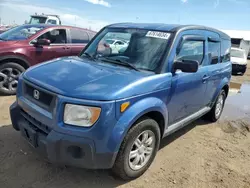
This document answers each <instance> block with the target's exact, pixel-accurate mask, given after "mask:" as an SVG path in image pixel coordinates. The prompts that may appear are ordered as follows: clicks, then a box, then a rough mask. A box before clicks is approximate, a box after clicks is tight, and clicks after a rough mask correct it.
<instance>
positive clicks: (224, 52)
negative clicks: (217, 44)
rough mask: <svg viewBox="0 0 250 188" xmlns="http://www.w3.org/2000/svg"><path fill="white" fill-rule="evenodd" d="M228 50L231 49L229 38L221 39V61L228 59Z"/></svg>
mask: <svg viewBox="0 0 250 188" xmlns="http://www.w3.org/2000/svg"><path fill="white" fill-rule="evenodd" d="M230 50H231V42H230V40H222V43H221V62H222V63H224V62H228V61H230Z"/></svg>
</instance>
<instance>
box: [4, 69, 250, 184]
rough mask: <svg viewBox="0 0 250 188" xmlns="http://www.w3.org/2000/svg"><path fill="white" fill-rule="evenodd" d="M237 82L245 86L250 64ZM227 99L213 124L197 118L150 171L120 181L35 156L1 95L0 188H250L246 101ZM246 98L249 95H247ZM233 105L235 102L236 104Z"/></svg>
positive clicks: (165, 145)
mask: <svg viewBox="0 0 250 188" xmlns="http://www.w3.org/2000/svg"><path fill="white" fill-rule="evenodd" d="M248 67H249V68H248V71H247V72H246V73H245V75H244V76H234V77H233V79H232V80H233V81H234V82H237V83H243V82H249V83H250V66H248ZM244 94H245V93H244V91H242V93H241V94H237V95H234V96H230V97H229V98H228V102H227V104H226V106H225V108H226V109H225V111H224V114H223V116H222V118H221V120H220V121H219V122H218V123H214V124H209V123H208V122H205V121H203V120H198V121H196V122H194V123H193V124H191V125H189V126H187V127H185V128H184V129H182V130H180V131H178V132H176V133H175V134H173V135H171V136H169V137H167V138H165V139H164V140H163V141H162V144H161V149H160V151H159V152H158V154H157V157H156V159H155V161H154V163H153V164H152V165H151V167H150V169H149V170H148V171H147V172H146V173H145V174H144V175H143V176H142V177H140V178H138V179H136V180H134V181H131V182H124V181H121V180H117V179H114V178H113V177H112V176H111V175H110V172H109V171H105V170H100V171H93V170H84V169H77V168H69V167H56V166H54V165H52V164H50V163H48V162H46V161H45V160H44V159H43V158H42V157H40V156H39V155H38V154H37V153H36V152H34V151H33V149H32V148H31V147H30V146H29V145H28V143H27V142H26V141H25V140H24V139H23V138H22V137H21V136H20V134H19V132H16V131H14V130H13V129H12V127H11V125H10V124H11V123H10V119H9V106H10V104H11V103H12V102H13V101H14V100H15V97H14V96H11V97H4V96H0V188H19V187H20V188H21V187H23V188H31V187H36V188H41V187H49V188H78V187H79V188H85V187H86V188H90V187H118V186H119V187H138V188H139V187H150V188H152V187H168V188H169V187H177V188H180V187H183V188H184V187H185V188H194V187H197V188H201V187H212V188H215V187H230V188H249V187H250V178H249V177H250V162H249V159H250V132H249V129H250V108H249V106H246V104H247V103H248V105H250V101H249V97H248V101H246V100H247V98H245V99H246V100H242V99H244V97H241V96H244ZM246 95H248V96H249V95H250V93H248V94H247V93H246V94H245V96H246ZM235 101H236V102H235Z"/></svg>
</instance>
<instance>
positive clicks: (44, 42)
mask: <svg viewBox="0 0 250 188" xmlns="http://www.w3.org/2000/svg"><path fill="white" fill-rule="evenodd" d="M50 43H51V42H50V40H49V39H38V40H37V41H34V42H32V44H34V45H36V46H49V45H50Z"/></svg>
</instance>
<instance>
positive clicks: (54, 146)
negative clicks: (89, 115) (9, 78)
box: [10, 102, 116, 169]
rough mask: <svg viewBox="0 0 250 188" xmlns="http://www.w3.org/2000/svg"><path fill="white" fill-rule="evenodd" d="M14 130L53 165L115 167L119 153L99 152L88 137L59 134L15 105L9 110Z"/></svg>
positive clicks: (92, 167)
mask: <svg viewBox="0 0 250 188" xmlns="http://www.w3.org/2000/svg"><path fill="white" fill-rule="evenodd" d="M10 116H11V121H12V125H13V128H14V129H15V130H18V131H20V132H21V134H22V136H23V137H24V138H26V140H27V141H28V142H29V143H30V144H31V145H32V146H33V147H34V148H36V149H37V151H38V152H40V153H41V154H43V155H44V156H45V157H47V158H48V160H49V161H50V162H52V163H56V164H63V165H69V166H75V167H82V168H88V169H108V168H112V165H113V163H114V160H115V156H116V153H108V152H106V153H96V150H95V144H94V141H92V140H90V139H89V138H82V137H78V136H72V135H70V134H64V133H59V132H57V131H55V130H51V129H50V128H49V127H46V126H43V124H41V123H39V122H38V121H37V120H36V119H34V118H33V117H30V116H29V114H28V113H27V112H25V111H24V110H23V109H21V108H20V106H18V104H17V103H16V102H15V103H14V104H12V105H11V107H10Z"/></svg>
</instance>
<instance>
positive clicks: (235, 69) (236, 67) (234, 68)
mask: <svg viewBox="0 0 250 188" xmlns="http://www.w3.org/2000/svg"><path fill="white" fill-rule="evenodd" d="M246 69H247V65H240V64H232V72H233V73H238V72H242V73H245V72H246Z"/></svg>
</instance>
